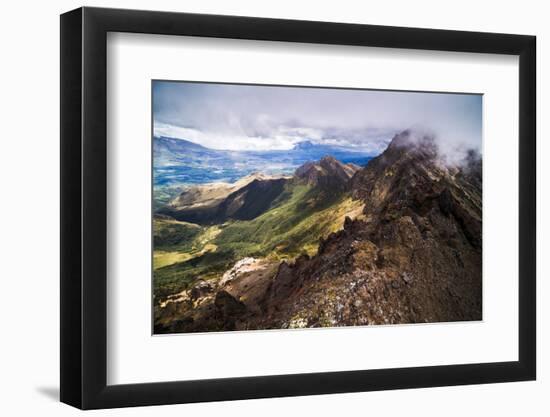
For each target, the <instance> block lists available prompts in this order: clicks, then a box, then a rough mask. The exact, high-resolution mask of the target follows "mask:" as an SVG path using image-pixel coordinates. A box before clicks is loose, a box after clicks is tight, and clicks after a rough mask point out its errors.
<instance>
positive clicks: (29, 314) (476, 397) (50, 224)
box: [0, 0, 550, 417]
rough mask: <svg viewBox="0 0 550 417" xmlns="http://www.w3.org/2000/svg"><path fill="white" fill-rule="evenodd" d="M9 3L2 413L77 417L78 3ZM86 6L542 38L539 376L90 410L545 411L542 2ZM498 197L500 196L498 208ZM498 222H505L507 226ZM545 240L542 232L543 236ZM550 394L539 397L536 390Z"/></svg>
mask: <svg viewBox="0 0 550 417" xmlns="http://www.w3.org/2000/svg"><path fill="white" fill-rule="evenodd" d="M81 5H82V3H80V2H77V1H72V0H60V1H57V2H55V3H48V2H38V1H27V2H14V1H12V2H6V4H3V7H2V17H1V23H0V31H1V36H0V42H1V56H2V63H1V65H0V72H1V77H0V82H1V83H2V84H1V89H0V97H1V100H0V106H1V107H2V108H1V111H0V121H1V123H2V132H3V136H2V146H1V147H0V149H1V152H0V156H1V161H0V170H1V171H0V179H1V187H2V195H3V199H2V204H1V205H0V210H1V213H0V244H1V252H0V253H2V258H1V259H2V263H1V271H2V273H1V279H2V286H1V287H0V288H1V291H0V294H1V295H0V299H1V301H0V320H1V328H0V329H1V332H2V343H1V344H0V397H1V398H2V400H1V401H0V410H1V412H2V414H3V415H32V414H31V413H38V412H40V413H41V414H45V415H60V416H65V415H75V414H77V413H78V412H77V411H76V410H75V409H72V408H71V407H68V406H66V405H63V404H60V403H58V400H57V396H58V392H59V388H58V387H59V385H58V379H59V370H58V369H59V360H58V356H59V354H58V349H59V343H58V340H59V324H58V311H59V278H58V277H59V215H58V213H59V167H58V165H59V155H58V154H59V17H58V15H59V14H60V13H62V12H64V11H67V10H70V9H73V8H76V7H79V6H81ZM86 5H89V6H103V7H124V8H139V9H158V10H169V11H182V12H183V11H187V12H197V13H216V14H239V15H249V16H264V17H280V18H293V19H309V20H326V21H341V22H353V23H371V24H381V25H396V26H417V27H431V28H441V29H462V30H475V31H493V32H510V33H523V34H534V35H537V37H538V88H537V93H538V119H539V122H538V137H539V149H538V161H539V186H538V193H539V204H538V207H539V223H538V227H539V249H538V257H539V265H538V266H539V268H538V270H539V275H538V276H539V285H538V300H539V301H538V317H539V320H538V331H539V338H538V349H539V355H538V360H539V365H538V375H539V377H538V381H537V382H527V383H508V384H498V385H483V386H467V387H452V388H432V389H422V390H402V391H388V392H377V393H360V394H345V395H325V396H314V397H301V398H286V399H270V400H254V401H237V402H231V403H210V404H193V405H180V406H166V407H145V408H139V409H121V410H109V411H99V412H95V413H94V414H95V415H115V414H116V415H128V416H130V415H131V416H134V415H138V416H148V415H155V416H157V415H181V414H182V413H188V414H200V415H219V414H220V413H223V414H224V415H227V416H231V415H235V416H237V415H238V416H241V417H242V416H247V415H251V416H252V415H254V416H255V415H262V416H264V415H274V416H275V415H285V414H286V415H310V414H315V415H327V416H329V415H330V416H332V415H337V414H355V413H357V414H359V413H361V414H365V413H371V414H375V415H376V414H383V415H408V416H414V415H422V416H440V415H447V416H461V417H462V416H467V415H483V414H486V415H499V416H508V415H510V416H512V415H519V414H524V415H530V416H539V415H540V416H542V415H548V413H549V412H550V404H549V402H548V400H547V394H546V393H547V392H548V391H549V390H550V382H549V379H550V362H549V360H548V358H547V352H548V351H549V344H550V330H549V328H550V326H548V325H547V323H546V321H547V320H546V319H547V318H548V317H549V316H550V307H549V306H550V303H545V302H544V300H545V299H547V298H548V297H549V296H550V285H549V283H548V281H547V280H546V277H547V276H548V274H549V273H550V264H549V263H548V262H547V261H546V260H545V259H543V258H544V257H545V255H546V254H547V253H548V251H549V250H550V220H548V218H547V217H546V216H543V215H542V213H543V212H544V211H548V210H549V209H550V200H549V199H550V193H549V192H548V188H547V187H546V190H543V187H544V185H545V184H546V183H547V181H548V180H550V165H546V167H544V166H542V162H543V161H544V160H546V159H547V158H548V157H550V147H549V145H548V144H547V143H543V142H544V141H543V140H542V138H544V137H545V136H547V135H548V134H550V124H549V123H548V122H547V121H546V120H543V115H544V114H545V110H546V104H547V102H548V97H550V82H548V80H547V79H546V77H545V74H544V72H546V73H547V74H548V73H550V72H549V67H550V65H549V60H550V47H549V46H548V45H549V44H550V26H548V24H547V18H546V17H547V15H548V11H547V10H545V3H544V2H539V1H535V0H532V1H531V0H523V1H521V2H518V1H515V2H504V1H498V2H497V1H486V2H479V1H471V0H462V1H460V2H441V1H423V0H417V1H414V2H411V1H407V0H400V1H393V2H383V1H374V2H367V1H364V2H353V1H347V0H340V1H338V2H324V3H322V2H320V1H319V0H317V1H311V2H308V1H302V2H298V1H297V0H289V1H286V0H278V1H273V0H272V1H269V2H259V1H254V0H232V1H223V0H201V1H198V0H194V1H191V0H190V1H187V2H181V1H176V0H172V1H170V0H157V1H146V0H124V1H118V2H115V1H92V0H89V1H88V2H87V3H86ZM505 201H506V200H505V196H503V203H505ZM505 227H506V225H503V229H505ZM543 235H544V236H543ZM544 394H546V395H544Z"/></svg>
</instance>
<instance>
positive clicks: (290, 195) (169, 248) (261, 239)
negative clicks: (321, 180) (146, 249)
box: [154, 180, 363, 300]
mask: <svg viewBox="0 0 550 417" xmlns="http://www.w3.org/2000/svg"><path fill="white" fill-rule="evenodd" d="M362 207H363V204H362V203H361V202H359V201H356V200H352V199H351V198H350V197H349V195H348V194H347V193H344V192H334V191H330V190H327V189H325V188H322V187H315V186H312V185H308V184H305V183H304V182H302V181H298V180H294V181H289V182H288V183H287V184H285V187H284V189H283V191H282V192H281V194H280V195H279V197H278V198H277V199H276V200H275V201H274V202H273V203H272V205H271V207H270V208H269V209H268V210H267V211H265V212H264V213H263V214H261V215H259V216H258V217H256V218H254V219H252V220H242V221H241V220H235V221H233V220H232V221H229V222H226V223H224V224H221V225H213V226H198V225H193V224H189V223H183V222H176V221H173V220H166V219H155V227H154V239H155V272H154V274H155V279H154V284H155V285H154V286H155V298H156V300H160V299H162V298H163V297H165V296H167V295H170V294H174V293H177V292H178V291H181V290H183V289H185V288H187V287H188V286H189V284H191V283H193V282H195V281H197V280H199V279H202V280H207V279H216V278H220V277H221V275H222V274H223V273H224V272H225V271H227V270H228V269H230V268H231V267H232V266H233V265H234V264H235V263H236V262H237V261H238V260H240V259H242V258H245V257H255V258H266V259H267V260H269V261H279V260H290V259H294V258H296V257H297V256H299V255H300V254H302V253H307V254H308V255H313V254H315V253H316V252H317V248H318V244H319V239H320V238H326V237H327V236H328V235H329V234H330V233H332V232H335V231H337V230H340V229H341V228H342V227H343V224H344V219H345V217H346V216H349V217H357V216H358V215H359V214H360V213H361V210H362ZM176 225H177V226H176ZM174 230H176V231H177V233H176V236H174V233H173V231H174ZM167 236H170V237H169V238H168V237H167ZM178 236H179V237H180V238H181V239H179V238H178Z"/></svg>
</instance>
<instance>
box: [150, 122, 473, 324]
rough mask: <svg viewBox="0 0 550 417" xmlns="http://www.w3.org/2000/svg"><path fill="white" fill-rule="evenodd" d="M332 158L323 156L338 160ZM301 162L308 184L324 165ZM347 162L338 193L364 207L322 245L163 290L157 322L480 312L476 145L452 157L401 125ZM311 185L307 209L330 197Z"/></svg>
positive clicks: (341, 319)
mask: <svg viewBox="0 0 550 417" xmlns="http://www.w3.org/2000/svg"><path fill="white" fill-rule="evenodd" d="M331 162H332V160H331V159H330V158H328V159H327V160H326V161H325V162H324V164H325V165H326V166H327V167H329V169H332V168H334V167H332V166H331ZM300 168H301V169H298V170H297V173H298V174H299V175H297V178H296V180H297V182H296V183H297V184H300V183H303V181H304V179H305V180H306V181H305V182H306V184H307V180H309V179H310V177H311V175H310V174H311V173H312V172H314V173H316V172H317V171H318V170H319V169H320V168H322V167H321V162H319V163H318V165H315V164H313V165H308V166H306V167H300ZM336 168H337V169H336V170H335V171H334V172H338V171H339V170H338V168H342V167H340V166H338V167H336ZM348 168H349V170H347V171H346V169H344V168H343V170H344V174H345V176H346V177H348V179H347V181H346V182H345V183H346V187H345V188H344V189H342V190H341V191H338V192H339V193H341V195H342V196H344V197H345V196H349V197H346V198H349V199H350V201H351V202H353V204H354V205H353V206H352V207H360V212H356V211H355V210H356V209H355V208H354V209H353V210H350V211H349V213H351V212H352V211H353V212H354V213H355V214H354V215H351V214H350V215H346V216H345V217H344V218H343V219H342V220H340V221H341V224H340V227H339V228H337V230H334V231H332V232H331V233H329V234H327V235H324V234H321V235H320V237H319V242H318V246H317V248H316V250H315V251H314V252H310V253H303V254H301V255H298V256H296V257H295V258H290V259H283V260H282V261H279V260H278V259H270V258H269V257H261V258H257V257H255V256H256V255H253V256H250V255H246V256H248V258H242V259H244V260H243V262H241V263H240V264H239V263H238V262H237V263H234V264H232V265H230V267H228V268H226V269H225V270H231V274H230V275H228V276H226V278H224V280H221V281H219V280H218V279H217V278H212V277H207V276H204V278H201V279H199V280H198V281H196V282H195V283H193V284H191V286H190V287H189V288H188V289H184V290H183V291H182V292H180V293H178V294H177V295H174V296H168V297H166V298H164V299H163V300H162V301H160V300H159V301H160V304H159V305H157V307H156V310H155V317H156V321H155V323H156V324H155V326H156V327H155V328H156V330H155V331H156V332H157V331H158V332H160V333H162V332H181V331H185V332H193V331H205V330H212V331H219V330H243V329H272V328H300V327H326V326H348V325H369V324H390V323H421V322H441V321H460V320H481V319H482V316H481V311H482V300H481V260H482V257H481V247H482V236H481V218H482V205H481V178H482V175H481V174H482V164H481V159H480V157H479V155H478V154H476V153H475V152H474V151H472V152H468V153H467V154H466V157H465V159H464V161H463V162H462V163H461V164H459V165H446V164H445V162H444V158H442V155H440V154H439V149H438V147H437V143H436V142H435V140H434V138H433V137H430V136H428V135H424V136H421V137H415V136H414V135H413V133H412V132H410V131H404V132H402V133H400V134H398V135H396V136H395V137H394V138H393V139H392V141H391V142H390V144H389V145H388V147H387V149H386V150H385V151H384V152H383V153H382V154H381V155H379V156H378V157H376V158H373V159H372V160H371V161H370V162H369V163H368V164H367V166H365V167H363V168H361V169H354V168H353V167H348ZM322 169H324V168H322ZM312 170H313V171H312ZM298 171H299V172H298ZM310 171H311V172H310ZM352 171H353V173H352ZM334 172H333V173H334ZM288 181H290V180H288ZM301 181H302V182H301ZM317 184H318V183H317ZM300 186H301V187H311V184H308V185H300ZM312 189H313V190H319V192H318V193H317V194H316V197H315V198H313V197H310V196H308V194H307V193H306V194H305V195H304V197H302V198H301V199H300V200H298V201H299V204H298V205H297V206H296V207H297V208H298V210H305V209H306V208H307V207H309V205H310V204H311V203H312V202H314V203H315V204H319V203H320V201H316V200H315V199H316V198H322V199H324V198H327V197H329V196H331V194H330V193H326V192H324V191H323V187H313V188H312ZM328 189H329V190H330V187H329V188H328ZM333 207H336V206H331V205H329V206H327V210H329V211H328V212H327V213H330V212H331V211H333V210H334V209H335V208H333ZM276 211H277V209H273V210H270V211H268V212H266V213H265V214H264V215H267V214H268V213H269V214H270V215H272V216H276V215H277V214H276ZM344 213H346V211H344ZM283 214H284V213H283ZM264 215H262V216H264ZM262 216H260V217H258V219H261V218H262ZM323 216H324V214H323V215H322V216H321V217H319V218H318V219H319V220H320V219H322V218H323ZM340 218H341V217H340ZM273 222H274V223H273V225H278V223H279V222H278V221H277V218H276V217H275V218H274V219H273ZM280 223H281V224H282V223H284V217H282V218H281V220H280ZM314 225H315V223H311V224H310V225H309V227H313V226H314ZM270 230H271V231H272V233H273V234H276V230H277V229H276V227H275V228H273V227H272V226H271V228H270ZM223 233H224V232H222V234H223ZM220 236H221V235H220ZM261 236H263V235H262V234H260V235H259V236H258V237H259V238H261ZM292 236H293V237H292V239H294V240H295V239H296V236H297V235H292Z"/></svg>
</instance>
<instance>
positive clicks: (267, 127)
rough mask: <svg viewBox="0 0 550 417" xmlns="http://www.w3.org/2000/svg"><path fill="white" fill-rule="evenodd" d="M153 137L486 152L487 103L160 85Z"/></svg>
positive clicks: (473, 97) (247, 145)
mask: <svg viewBox="0 0 550 417" xmlns="http://www.w3.org/2000/svg"><path fill="white" fill-rule="evenodd" d="M153 123H154V124H153V133H154V135H155V136H165V137H171V138H176V139H184V140H187V141H190V142H193V143H196V144H199V145H202V146H205V147H207V148H211V149H219V150H221V149H224V150H233V151H243V150H257V151H261V150H289V149H292V148H293V147H294V146H295V145H296V144H297V143H299V142H304V141H310V142H312V143H314V144H318V145H328V146H338V147H342V148H346V149H348V150H350V151H360V152H366V153H369V154H372V155H377V154H379V153H381V152H382V151H383V150H384V149H385V148H386V146H387V144H388V143H389V141H390V140H391V138H392V137H393V136H394V135H395V134H396V133H399V132H401V131H403V130H405V129H411V128H412V129H416V130H420V131H424V132H430V133H432V134H434V135H435V136H436V137H437V138H438V139H439V142H440V145H441V146H442V147H443V148H446V149H450V148H457V149H458V148H460V149H465V148H473V149H476V150H478V151H481V138H482V96H481V95H478V94H458V93H426V92H403V91H382V90H358V89H354V90H352V89H340V88H315V87H282V86H264V85H244V84H216V83H197V82H179V81H153Z"/></svg>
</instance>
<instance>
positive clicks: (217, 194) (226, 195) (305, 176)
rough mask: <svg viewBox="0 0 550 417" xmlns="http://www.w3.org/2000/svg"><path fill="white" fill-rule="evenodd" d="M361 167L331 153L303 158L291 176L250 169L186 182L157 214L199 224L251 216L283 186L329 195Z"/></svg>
mask: <svg viewBox="0 0 550 417" xmlns="http://www.w3.org/2000/svg"><path fill="white" fill-rule="evenodd" d="M359 169H360V167H359V166H357V165H354V164H343V163H342V162H339V161H338V160H336V159H335V158H333V157H332V156H325V157H323V158H322V159H321V160H320V161H317V162H306V163H305V164H303V165H302V166H300V167H299V168H298V169H296V171H295V173H294V175H292V176H281V175H265V174H263V173H253V174H250V175H247V176H246V177H244V178H241V179H240V180H238V181H236V182H234V183H226V182H214V183H210V184H201V185H195V186H189V187H187V188H186V189H185V190H184V191H182V192H181V193H180V194H179V195H178V196H176V197H175V198H173V199H172V200H171V201H170V202H168V204H166V205H165V206H163V207H160V208H159V209H158V210H157V214H159V215H163V216H169V217H171V218H174V219H176V220H179V221H185V222H190V223H197V224H201V225H205V224H215V223H224V222H225V221H227V220H252V219H254V218H256V217H258V216H259V215H261V214H262V213H264V212H265V211H266V210H268V209H269V208H271V206H272V205H273V204H274V203H275V202H276V201H277V200H278V199H279V197H280V196H281V194H283V191H284V190H285V186H286V187H287V190H288V189H289V188H292V187H294V186H296V185H306V186H310V187H318V188H319V189H321V190H326V191H327V192H328V193H330V194H331V195H335V194H337V193H339V192H343V191H345V190H346V189H347V187H348V184H349V181H350V179H351V177H352V176H353V175H354V174H355V173H356V172H357V171H359Z"/></svg>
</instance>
